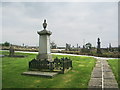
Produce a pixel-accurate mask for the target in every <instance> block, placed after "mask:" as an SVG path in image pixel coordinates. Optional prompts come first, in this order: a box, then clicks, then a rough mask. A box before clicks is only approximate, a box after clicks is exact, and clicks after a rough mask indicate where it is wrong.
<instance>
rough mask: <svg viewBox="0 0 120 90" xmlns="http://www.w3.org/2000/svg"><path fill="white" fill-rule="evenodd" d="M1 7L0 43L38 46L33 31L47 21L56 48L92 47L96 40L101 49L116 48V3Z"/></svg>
mask: <svg viewBox="0 0 120 90" xmlns="http://www.w3.org/2000/svg"><path fill="white" fill-rule="evenodd" d="M1 7H2V42H5V41H8V42H10V43H12V44H17V45H22V44H23V43H24V44H25V45H31V46H38V43H39V41H38V40H39V36H38V34H37V31H40V30H43V27H42V23H43V20H44V19H47V23H48V26H47V29H48V30H50V31H52V35H51V41H54V42H55V43H56V44H57V45H58V46H65V43H70V44H72V45H74V46H76V44H77V43H78V44H79V45H80V46H82V45H83V44H84V43H87V42H90V43H92V45H93V46H96V41H97V38H98V37H99V38H100V39H101V44H102V47H107V46H108V44H109V43H111V44H112V46H117V44H118V3H117V2H26V3H25V2H9V3H8V2H3V3H2V6H1Z"/></svg>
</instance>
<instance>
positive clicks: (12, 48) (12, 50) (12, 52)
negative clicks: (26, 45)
mask: <svg viewBox="0 0 120 90" xmlns="http://www.w3.org/2000/svg"><path fill="white" fill-rule="evenodd" d="M14 52H15V50H14V47H13V46H12V45H11V46H10V49H9V56H10V57H12V56H14Z"/></svg>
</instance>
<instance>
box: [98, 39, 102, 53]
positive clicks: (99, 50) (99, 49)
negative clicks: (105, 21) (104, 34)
mask: <svg viewBox="0 0 120 90" xmlns="http://www.w3.org/2000/svg"><path fill="white" fill-rule="evenodd" d="M97 40H98V42H97V54H102V52H101V46H100V43H101V42H100V38H98V39H97Z"/></svg>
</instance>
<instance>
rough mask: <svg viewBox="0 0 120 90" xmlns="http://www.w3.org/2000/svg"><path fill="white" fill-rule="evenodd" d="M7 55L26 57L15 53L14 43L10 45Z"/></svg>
mask: <svg viewBox="0 0 120 90" xmlns="http://www.w3.org/2000/svg"><path fill="white" fill-rule="evenodd" d="M5 56H7V57H20V58H24V57H26V56H24V55H15V49H14V47H13V46H12V45H11V46H10V49H9V55H5Z"/></svg>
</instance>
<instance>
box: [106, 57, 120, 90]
mask: <svg viewBox="0 0 120 90" xmlns="http://www.w3.org/2000/svg"><path fill="white" fill-rule="evenodd" d="M108 64H109V65H110V67H111V68H112V71H113V73H114V75H115V79H116V80H117V82H118V86H119V88H120V59H110V60H108Z"/></svg>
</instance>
